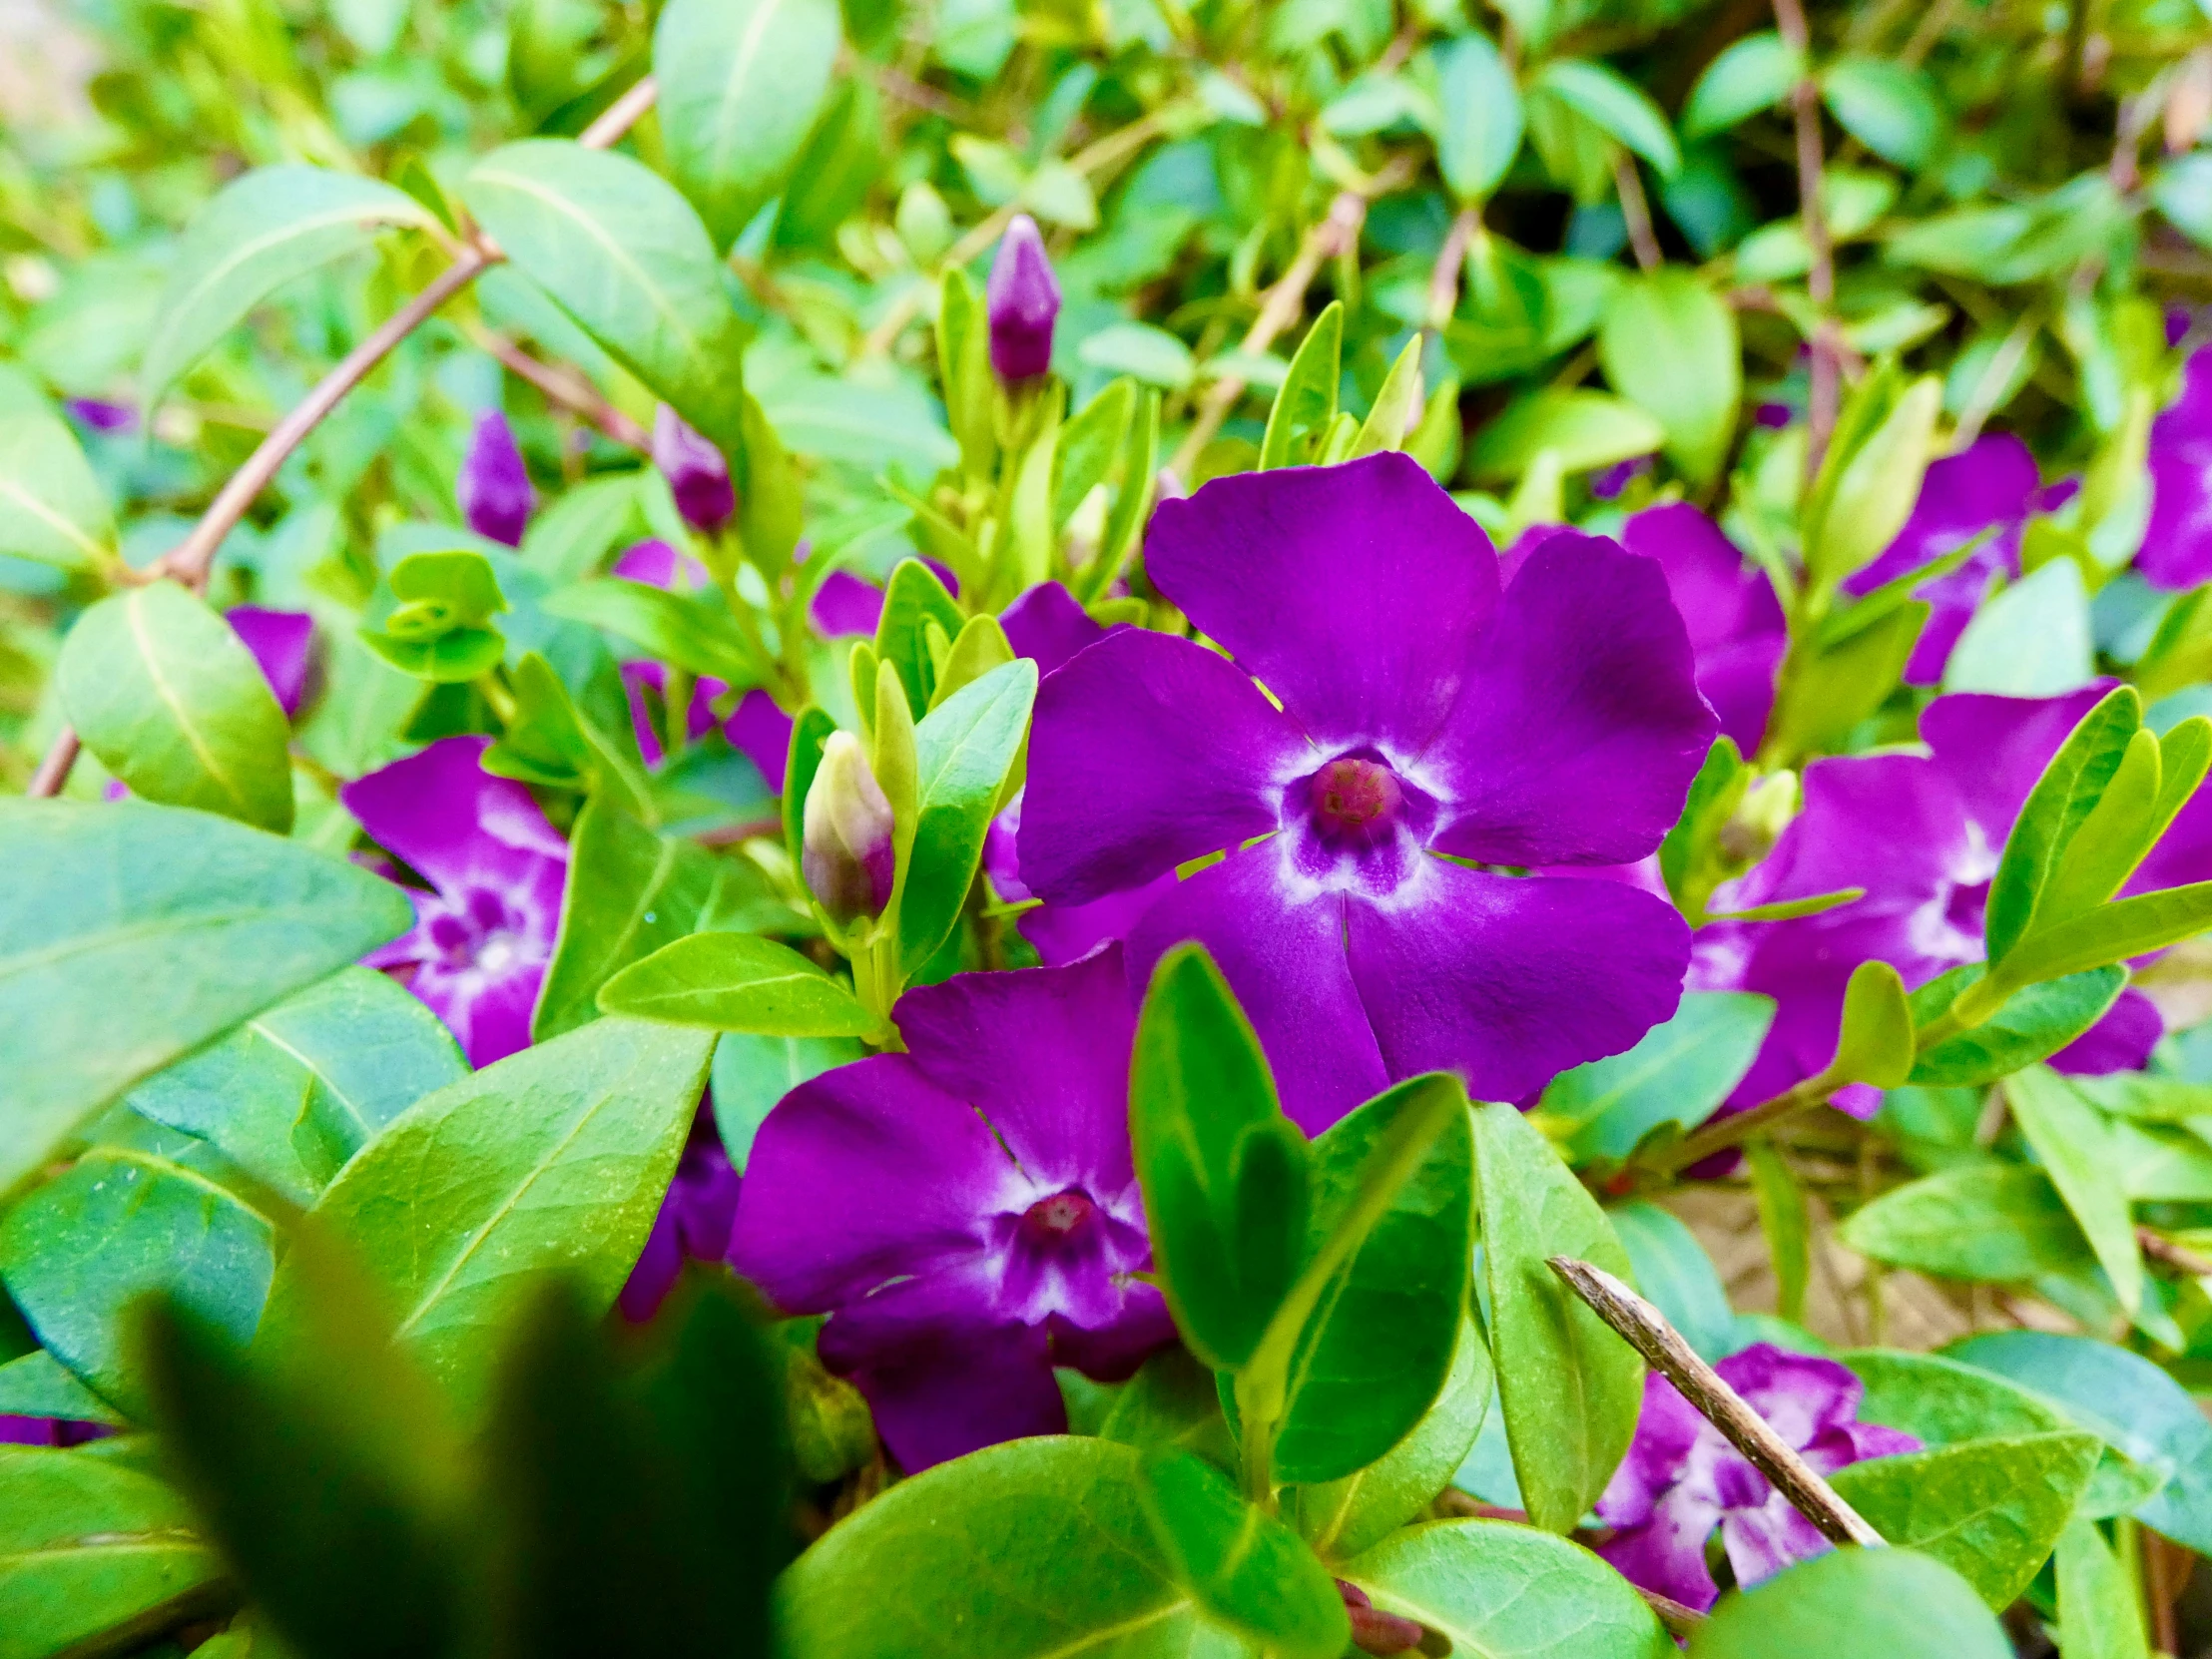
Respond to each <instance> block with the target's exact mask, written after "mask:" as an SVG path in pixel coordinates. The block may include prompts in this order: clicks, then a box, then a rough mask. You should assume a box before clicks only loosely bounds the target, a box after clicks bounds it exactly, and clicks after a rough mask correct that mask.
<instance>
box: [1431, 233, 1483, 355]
mask: <svg viewBox="0 0 2212 1659" xmlns="http://www.w3.org/2000/svg"><path fill="white" fill-rule="evenodd" d="M1481 229H1482V210H1481V209H1480V208H1461V209H1460V210H1459V217H1458V218H1457V219H1454V220H1453V221H1452V222H1451V229H1450V230H1449V231H1447V232H1445V233H1444V245H1443V247H1442V248H1440V249H1438V250H1437V251H1436V264H1435V266H1434V267H1433V268H1432V269H1431V270H1430V271H1429V273H1428V331H1429V332H1430V333H1432V334H1440V333H1442V332H1443V331H1444V325H1445V324H1446V323H1448V322H1450V320H1451V315H1452V313H1453V312H1454V311H1456V310H1457V309H1458V308H1459V278H1460V277H1461V275H1462V274H1463V273H1464V272H1465V270H1466V265H1467V249H1468V248H1469V247H1471V246H1472V245H1473V242H1474V238H1475V234H1476V233H1477V232H1479V231H1480V230H1481Z"/></svg>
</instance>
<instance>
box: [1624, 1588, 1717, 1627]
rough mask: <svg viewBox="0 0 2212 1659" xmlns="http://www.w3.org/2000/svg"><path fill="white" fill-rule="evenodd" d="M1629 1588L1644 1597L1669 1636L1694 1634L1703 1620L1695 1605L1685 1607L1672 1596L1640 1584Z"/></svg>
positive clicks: (1704, 1617) (1703, 1616) (1703, 1617)
mask: <svg viewBox="0 0 2212 1659" xmlns="http://www.w3.org/2000/svg"><path fill="white" fill-rule="evenodd" d="M1629 1588H1630V1589H1632V1590H1634V1591H1635V1592H1636V1593H1637V1594H1638V1595H1640V1596H1642V1597H1643V1598H1644V1605H1645V1606H1646V1607H1648V1608H1650V1609H1651V1610H1652V1611H1653V1612H1654V1613H1656V1614H1657V1615H1658V1616H1659V1624H1660V1627H1661V1628H1662V1629H1664V1630H1665V1631H1666V1633H1667V1634H1668V1635H1670V1636H1682V1637H1689V1636H1694V1635H1696V1634H1697V1627H1698V1626H1699V1625H1701V1624H1703V1623H1704V1622H1705V1619H1706V1615H1705V1614H1703V1613H1701V1612H1699V1611H1698V1610H1697V1609H1696V1608H1695V1607H1685V1606H1684V1605H1683V1604H1682V1603H1681V1602H1679V1601H1677V1600H1675V1599H1674V1597H1672V1596H1663V1595H1661V1594H1660V1593H1659V1592H1658V1591H1657V1590H1647V1589H1645V1588H1644V1587H1643V1586H1642V1585H1641V1584H1632V1585H1630V1586H1629Z"/></svg>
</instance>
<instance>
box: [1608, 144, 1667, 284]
mask: <svg viewBox="0 0 2212 1659" xmlns="http://www.w3.org/2000/svg"><path fill="white" fill-rule="evenodd" d="M1613 190H1614V192H1615V194H1617V195H1618V196H1619V197H1620V201H1621V222H1622V223H1623V224H1624V225H1626V226H1627V227H1628V246H1629V247H1630V248H1632V249H1633V250H1635V254H1636V266H1637V269H1638V270H1641V271H1657V270H1658V269H1659V267H1660V266H1661V265H1663V264H1665V263H1666V256H1665V255H1664V254H1662V253H1660V252H1659V238H1658V236H1657V234H1656V233H1654V232H1653V230H1652V228H1651V204H1650V203H1649V202H1648V201H1646V200H1645V199H1644V181H1643V177H1642V175H1640V174H1639V173H1637V171H1636V158H1635V157H1633V156H1631V155H1629V154H1627V153H1626V152H1625V151H1624V152H1622V154H1621V155H1620V156H1619V158H1618V159H1616V160H1615V161H1614V163H1613Z"/></svg>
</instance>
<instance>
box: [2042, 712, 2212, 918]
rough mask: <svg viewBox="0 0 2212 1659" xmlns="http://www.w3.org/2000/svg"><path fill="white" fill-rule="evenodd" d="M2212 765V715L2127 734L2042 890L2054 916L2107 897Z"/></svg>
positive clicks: (2046, 908)
mask: <svg viewBox="0 0 2212 1659" xmlns="http://www.w3.org/2000/svg"><path fill="white" fill-rule="evenodd" d="M2208 764H2212V721H2207V720H2206V719H2205V718H2204V717H2203V716H2202V715H2194V716H2191V717H2190V718H2189V719H2187V720H2185V721H2182V722H2181V723H2180V724H2179V725H2178V726H2176V727H2174V728H2173V729H2172V730H2171V731H2169V732H2167V733H2166V734H2165V735H2164V737H2163V738H2161V737H2160V736H2159V735H2158V734H2156V733H2154V732H2151V731H2149V730H2148V729H2145V730H2143V731H2139V732H2137V733H2136V734H2135V736H2134V737H2132V738H2130V739H2129V740H2128V744H2127V750H2126V753H2125V754H2124V755H2123V756H2122V757H2121V760H2120V769H2119V771H2118V772H2116V773H2114V774H2113V776H2112V781H2111V782H2110V783H2109V784H2107V785H2106V786H2105V789H2104V793H2103V795H2102V796H2100V797H2099V798H2098V800H2097V804H2096V806H2095V807H2094V808H2092V809H2091V810H2090V813H2089V816H2088V818H2087V819H2086V820H2085V821H2083V823H2082V826H2081V828H2080V830H2077V831H2076V832H2075V834H2074V838H2073V841H2072V843H2071V844H2070V845H2068V846H2067V847H2066V849H2065V852H2064V853H2063V854H2062V855H2061V856H2060V858H2059V860H2058V865H2057V868H2056V869H2055V870H2054V871H2053V872H2052V874H2051V877H2050V880H2049V882H2048V883H2047V884H2046V885H2045V887H2044V889H2043V897H2042V902H2041V904H2040V905H2039V906H2038V908H2039V909H2040V910H2041V911H2042V913H2043V915H2044V916H2045V917H2046V918H2047V919H2050V920H2054V921H2055V920H2058V919H2060V918H2061V917H2066V916H2072V915H2077V914H2080V913H2081V912H2083V911H2086V910H2088V909H2091V908H2093V907H2094V906H2096V905H2098V904H2102V903H2103V902H2104V901H2105V900H2106V899H2108V898H2110V897H2111V896H2112V895H2113V894H2114V893H2116V892H2118V891H2119V890H2120V887H2121V884H2122V883H2124V882H2125V881H2126V880H2127V878H2128V877H2129V876H2130V875H2132V874H2134V873H2135V866H2136V865H2138V864H2139V863H2141V862H2142V861H2143V857H2144V855H2145V854H2146V853H2148V852H2149V851H2150V849H2151V847H2152V846H2154V845H2155V844H2156V843H2157V841H2158V838H2159V837H2160V836H2161V835H2163V834H2164V833H2165V832H2166V830H2167V827H2168V826H2169V825H2171V824H2172V823H2173V820H2174V816H2175V815H2176V814H2178V813H2179V812H2180V811H2181V809H2182V808H2183V807H2184V806H2186V805H2187V804H2188V802H2189V801H2190V800H2191V799H2192V798H2193V797H2194V796H2195V795H2196V793H2197V787H2198V786H2199V785H2200V784H2202V783H2203V782H2204V776H2205V771H2206V768H2207V765H2208Z"/></svg>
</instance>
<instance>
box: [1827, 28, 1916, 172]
mask: <svg viewBox="0 0 2212 1659" xmlns="http://www.w3.org/2000/svg"><path fill="white" fill-rule="evenodd" d="M1821 96H1822V98H1823V99H1825V100H1826V101H1827V104H1828V109H1829V113H1830V114H1831V115H1833V116H1835V118H1836V121H1837V124H1838V125H1839V126H1841V127H1842V128H1843V129H1844V131H1845V132H1847V133H1849V134H1850V135H1851V136H1852V137H1853V138H1855V139H1857V140H1858V141H1859V142H1860V143H1861V144H1863V145H1865V146H1866V147H1867V148H1868V149H1869V150H1872V151H1873V152H1874V153H1875V154H1876V155H1878V156H1880V157H1881V158H1882V159H1883V160H1884V161H1886V162H1895V163H1896V164H1897V165H1898V166H1900V167H1902V168H1908V169H1913V170H1918V169H1920V168H1923V167H1926V166H1928V164H1929V163H1930V162H1931V161H1932V160H1934V158H1935V155H1936V146H1937V145H1938V144H1939V143H1940V142H1941V140H1942V136H1943V128H1944V125H1945V123H1944V120H1943V105H1942V100H1941V99H1940V98H1938V97H1937V96H1936V89H1935V87H1934V85H1933V84H1932V83H1931V82H1930V80H1929V77H1928V75H1927V73H1926V72H1925V71H1923V70H1921V69H1919V68H1917V67H1914V66H1911V65H1908V64H1903V63H1899V62H1896V61H1894V60H1892V59H1889V58H1873V57H1863V56H1859V55H1857V54H1847V55H1846V56H1844V57H1841V58H1838V59H1836V60H1835V61H1834V62H1833V63H1831V64H1829V66H1828V67H1827V68H1826V69H1824V70H1822V71H1821Z"/></svg>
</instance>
